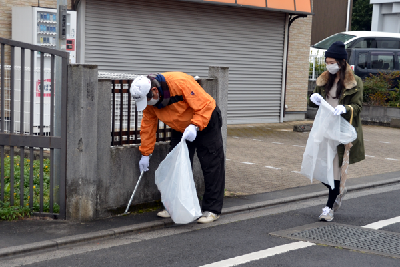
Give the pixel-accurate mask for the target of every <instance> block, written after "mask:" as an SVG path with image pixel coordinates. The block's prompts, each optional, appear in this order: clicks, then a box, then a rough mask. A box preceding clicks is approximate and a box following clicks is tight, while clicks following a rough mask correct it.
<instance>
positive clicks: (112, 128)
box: [111, 80, 115, 146]
mask: <svg viewBox="0 0 400 267" xmlns="http://www.w3.org/2000/svg"><path fill="white" fill-rule="evenodd" d="M111 95H112V116H111V120H112V123H111V137H112V140H111V145H112V146H114V145H115V81H114V80H113V81H112V89H111Z"/></svg>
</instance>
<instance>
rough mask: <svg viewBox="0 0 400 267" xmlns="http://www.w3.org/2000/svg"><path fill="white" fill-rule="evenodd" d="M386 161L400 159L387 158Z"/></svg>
mask: <svg viewBox="0 0 400 267" xmlns="http://www.w3.org/2000/svg"><path fill="white" fill-rule="evenodd" d="M385 159H387V160H398V159H392V158H385Z"/></svg>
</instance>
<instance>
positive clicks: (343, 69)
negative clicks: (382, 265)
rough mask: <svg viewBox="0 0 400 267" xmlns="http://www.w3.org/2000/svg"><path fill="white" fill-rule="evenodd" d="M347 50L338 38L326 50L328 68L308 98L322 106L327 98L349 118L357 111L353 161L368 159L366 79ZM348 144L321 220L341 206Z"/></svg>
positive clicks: (338, 112)
mask: <svg viewBox="0 0 400 267" xmlns="http://www.w3.org/2000/svg"><path fill="white" fill-rule="evenodd" d="M346 59H347V52H346V50H345V46H344V44H343V43H342V42H335V43H333V44H332V45H331V47H330V48H329V49H328V50H327V51H326V52H325V62H326V68H327V71H325V72H324V73H322V74H321V76H319V77H318V79H317V82H316V83H317V86H316V88H315V90H314V93H313V94H312V95H311V97H310V100H309V101H308V102H309V103H308V104H309V106H310V107H318V106H319V104H320V103H321V99H322V98H323V99H325V100H326V101H327V102H328V103H329V104H330V105H331V106H332V107H333V108H335V111H334V114H335V115H341V116H342V117H343V118H345V119H346V120H347V121H350V118H351V116H352V113H353V121H352V125H353V126H354V128H355V129H356V131H357V139H356V140H354V141H353V142H352V143H353V147H352V148H351V149H350V157H349V163H350V164H353V163H356V162H359V161H361V160H363V159H365V150H364V140H363V131H362V126H361V118H360V113H361V109H362V100H363V83H362V80H361V79H360V77H358V76H356V75H355V74H354V73H353V71H352V70H351V67H350V66H349V64H347V62H346ZM344 150H345V149H344V145H342V144H341V145H339V146H338V147H337V155H336V157H335V160H334V162H333V163H334V178H335V188H334V189H333V190H332V189H331V187H330V186H329V185H326V184H325V185H326V186H327V187H328V188H329V197H328V202H327V205H326V207H325V208H323V209H322V214H321V215H320V217H319V218H320V220H323V221H332V220H333V211H336V210H338V209H339V207H340V205H341V198H337V196H338V195H339V189H340V167H341V166H342V163H343V155H344Z"/></svg>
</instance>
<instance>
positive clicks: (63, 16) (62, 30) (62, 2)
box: [53, 0, 68, 204]
mask: <svg viewBox="0 0 400 267" xmlns="http://www.w3.org/2000/svg"><path fill="white" fill-rule="evenodd" d="M67 8H68V3H67V0H57V20H58V21H57V22H58V23H57V24H58V27H57V38H56V49H58V50H62V51H66V45H67ZM61 68H62V60H61V58H60V57H56V70H55V71H56V73H55V88H54V105H55V106H54V113H55V114H54V118H55V120H54V122H53V125H54V135H55V136H61V119H60V118H61V75H62V72H61V71H62V69H61ZM64 153H66V152H65V151H64ZM53 164H54V177H53V179H54V183H53V184H54V186H55V188H59V185H60V184H59V179H60V173H61V165H60V164H61V151H60V150H59V149H55V150H54V162H53ZM55 192H56V194H55V200H56V202H57V203H58V204H59V194H58V192H57V191H55Z"/></svg>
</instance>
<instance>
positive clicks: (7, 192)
mask: <svg viewBox="0 0 400 267" xmlns="http://www.w3.org/2000/svg"><path fill="white" fill-rule="evenodd" d="M30 165H31V162H30V160H29V159H26V158H24V164H23V166H20V156H14V170H13V171H14V175H13V177H14V182H13V186H14V193H13V198H14V205H10V203H11V185H12V184H11V158H10V156H6V157H5V158H4V170H1V169H0V171H1V172H3V171H4V188H1V184H0V190H3V189H4V200H2V202H0V220H16V219H20V218H23V217H27V216H30V214H32V212H39V211H40V160H34V161H33V186H32V190H33V199H32V200H33V206H32V209H30V208H29V201H30V185H29V184H30V182H29V175H30V167H31V166H30ZM21 172H23V177H24V181H23V191H24V192H23V203H24V205H23V206H20V205H19V204H20V185H21V180H20V175H21ZM57 191H58V188H54V195H57ZM0 201H1V199H0ZM49 211H50V159H43V212H49ZM59 211H60V207H59V205H58V204H56V203H55V204H54V205H53V212H54V213H58V212H59Z"/></svg>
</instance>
